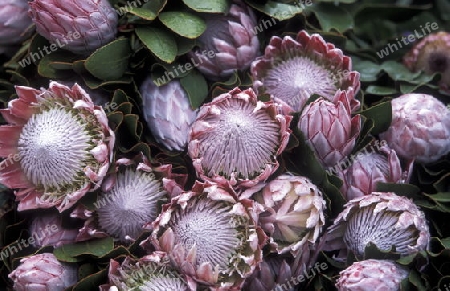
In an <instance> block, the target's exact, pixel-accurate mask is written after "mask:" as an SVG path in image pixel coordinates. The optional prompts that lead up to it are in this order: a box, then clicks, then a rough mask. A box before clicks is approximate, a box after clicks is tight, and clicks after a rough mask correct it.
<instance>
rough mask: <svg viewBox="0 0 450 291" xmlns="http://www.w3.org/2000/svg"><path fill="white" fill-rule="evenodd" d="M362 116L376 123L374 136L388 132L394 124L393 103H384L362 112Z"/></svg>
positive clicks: (373, 130) (373, 131)
mask: <svg viewBox="0 0 450 291" xmlns="http://www.w3.org/2000/svg"><path fill="white" fill-rule="evenodd" d="M360 114H361V115H363V116H365V117H367V118H370V119H372V120H373V121H374V128H373V129H372V134H379V133H381V132H383V131H386V130H387V129H388V128H389V126H390V125H391V122H392V105H391V102H383V103H380V104H378V105H375V106H372V107H370V108H369V109H366V110H364V111H361V112H360Z"/></svg>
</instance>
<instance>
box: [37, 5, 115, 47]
mask: <svg viewBox="0 0 450 291" xmlns="http://www.w3.org/2000/svg"><path fill="white" fill-rule="evenodd" d="M29 5H30V11H29V14H30V16H31V18H32V19H33V22H34V23H35V24H36V30H37V32H38V33H39V34H40V35H42V36H43V37H45V38H46V39H48V40H49V41H50V42H51V43H53V44H55V45H57V46H59V47H60V48H64V49H67V50H69V51H71V52H74V53H77V54H89V53H91V52H93V51H94V50H96V49H98V48H99V47H101V46H103V45H105V44H107V43H109V42H110V41H112V40H113V39H114V38H115V37H116V34H117V25H118V16H117V12H116V11H115V10H114V8H113V7H112V6H111V4H110V3H109V1H108V0H72V1H63V0H32V1H30V3H29Z"/></svg>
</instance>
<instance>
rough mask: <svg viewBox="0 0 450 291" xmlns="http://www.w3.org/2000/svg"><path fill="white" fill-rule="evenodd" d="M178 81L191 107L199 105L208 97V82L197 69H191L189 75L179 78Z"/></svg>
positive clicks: (194, 107)
mask: <svg viewBox="0 0 450 291" xmlns="http://www.w3.org/2000/svg"><path fill="white" fill-rule="evenodd" d="M180 83H181V86H183V88H184V90H185V91H186V93H187V94H188V97H189V103H190V104H191V107H192V108H193V109H196V108H198V107H200V105H201V104H202V103H203V101H205V99H206V97H208V83H207V82H206V80H205V77H203V75H202V74H200V72H198V71H197V70H192V71H191V72H190V73H189V75H187V76H186V77H184V78H181V79H180Z"/></svg>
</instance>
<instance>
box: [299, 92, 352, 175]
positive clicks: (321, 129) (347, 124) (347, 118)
mask: <svg viewBox="0 0 450 291" xmlns="http://www.w3.org/2000/svg"><path fill="white" fill-rule="evenodd" d="M351 94H353V89H351V88H350V89H349V90H348V91H341V90H338V92H337V93H336V96H337V98H335V100H336V101H335V103H332V102H330V101H328V100H326V99H323V98H319V99H317V100H316V101H314V102H312V103H310V104H308V105H307V106H306V107H305V108H304V110H303V111H302V114H301V116H300V119H299V121H298V125H297V127H298V128H299V129H300V130H301V131H302V132H303V134H304V135H305V137H306V141H307V143H308V144H309V145H310V146H311V148H312V149H313V150H314V151H315V152H316V154H317V157H318V158H319V160H320V161H321V162H322V165H323V166H324V167H332V166H334V165H336V164H337V163H338V162H339V161H341V160H342V159H344V158H346V157H347V156H348V155H349V154H350V153H351V152H352V150H353V148H354V147H355V142H356V138H357V137H358V136H359V132H360V131H361V118H360V115H359V114H358V115H355V116H354V117H353V118H352V117H351V110H350V104H349V99H351V98H352V97H350V98H349V97H348V95H351Z"/></svg>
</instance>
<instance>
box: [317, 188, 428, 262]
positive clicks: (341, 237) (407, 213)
mask: <svg viewBox="0 0 450 291" xmlns="http://www.w3.org/2000/svg"><path fill="white" fill-rule="evenodd" d="M429 240H430V232H429V229H428V224H427V221H426V219H425V215H424V213H423V212H422V211H421V210H420V209H419V208H418V207H417V206H416V205H415V204H414V203H413V202H412V201H411V200H410V199H408V198H406V197H402V196H397V195H395V194H394V193H390V192H385V193H384V192H373V193H371V194H370V195H366V196H362V197H359V198H356V199H353V200H351V201H349V202H347V204H345V208H344V211H342V212H341V213H340V214H339V215H338V217H337V218H336V219H335V220H334V223H333V225H332V226H331V227H330V228H329V229H328V230H327V233H326V236H325V244H324V250H345V249H348V250H350V251H352V252H353V253H354V254H355V255H356V257H357V258H360V259H361V258H363V257H364V250H365V248H366V246H367V245H368V244H369V243H373V244H375V245H376V247H377V248H378V249H380V250H382V251H389V250H391V248H393V247H394V248H395V251H396V253H398V254H400V255H402V256H407V255H411V254H416V253H418V252H420V251H423V250H426V249H428V243H429Z"/></svg>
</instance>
